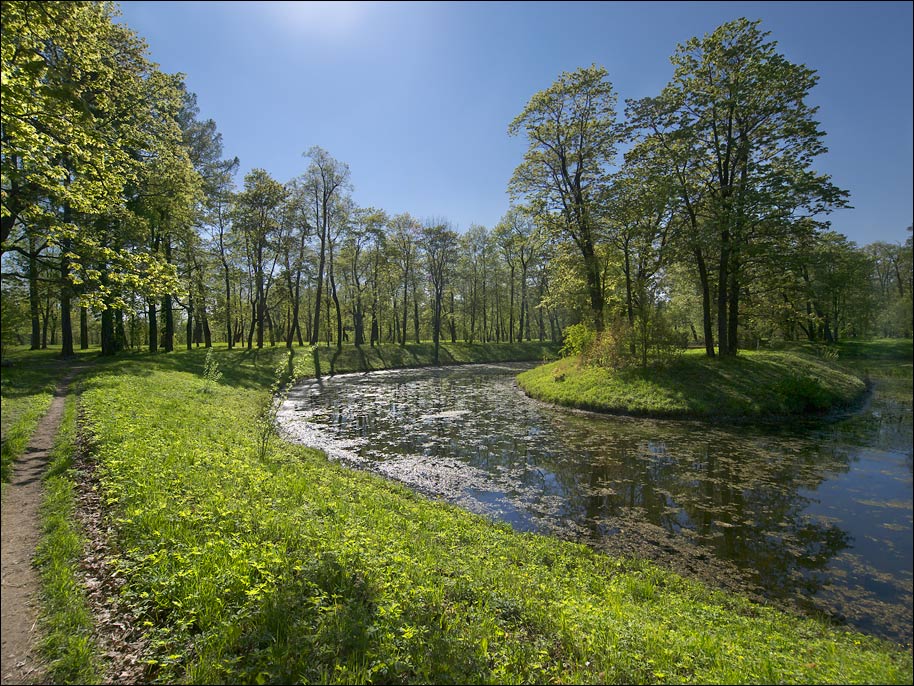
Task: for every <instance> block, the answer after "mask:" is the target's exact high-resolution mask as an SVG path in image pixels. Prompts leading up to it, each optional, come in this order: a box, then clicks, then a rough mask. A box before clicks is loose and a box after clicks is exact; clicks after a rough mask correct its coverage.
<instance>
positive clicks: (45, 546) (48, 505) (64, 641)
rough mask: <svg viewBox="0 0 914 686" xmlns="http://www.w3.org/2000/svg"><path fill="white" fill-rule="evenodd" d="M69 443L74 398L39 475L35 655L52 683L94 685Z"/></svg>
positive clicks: (96, 664)
mask: <svg viewBox="0 0 914 686" xmlns="http://www.w3.org/2000/svg"><path fill="white" fill-rule="evenodd" d="M75 441H76V399H75V396H74V395H70V396H68V397H67V399H66V404H65V406H64V414H63V419H62V421H61V425H60V430H59V432H58V436H57V439H56V441H55V445H54V448H53V450H52V453H51V461H50V465H49V467H48V471H47V472H46V474H45V477H44V487H45V499H44V503H43V504H42V513H41V528H42V538H41V541H40V543H39V546H38V549H37V551H36V556H35V561H36V564H37V566H38V570H39V574H40V576H41V616H40V619H39V623H40V630H41V634H42V639H41V642H40V647H41V654H42V656H43V657H44V659H45V661H46V663H47V665H48V667H47V670H48V674H47V676H48V678H49V679H50V681H51V683H55V684H93V683H99V682H100V666H99V663H100V660H99V658H98V657H97V655H96V648H95V645H94V642H93V638H92V636H93V621H92V614H91V612H90V610H89V608H88V605H87V603H86V597H85V591H84V590H83V587H82V586H81V582H80V576H79V574H78V568H79V562H80V560H81V558H82V555H83V544H84V536H83V534H82V532H81V530H80V528H79V525H78V524H77V521H76V519H75V509H76V504H75V487H74V483H73V482H74V479H75V478H77V475H76V474H75V473H74V472H73V469H72V467H73V454H74V452H75Z"/></svg>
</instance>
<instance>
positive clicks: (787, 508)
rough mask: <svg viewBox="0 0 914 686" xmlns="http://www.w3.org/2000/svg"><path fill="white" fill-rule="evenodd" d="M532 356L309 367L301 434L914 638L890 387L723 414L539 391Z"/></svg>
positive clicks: (342, 454) (578, 532) (906, 493)
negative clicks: (731, 416)
mask: <svg viewBox="0 0 914 686" xmlns="http://www.w3.org/2000/svg"><path fill="white" fill-rule="evenodd" d="M532 366H533V365H532V364H527V363H521V364H488V365H468V366H462V367H446V368H425V369H412V370H389V371H383V372H372V373H369V374H346V375H339V376H334V377H330V378H324V379H322V380H310V381H307V382H305V383H302V384H300V385H298V386H296V387H295V388H294V389H292V390H291V392H290V393H289V395H288V398H287V399H286V401H285V402H284V404H283V406H282V408H281V409H280V413H279V418H278V420H279V423H280V426H281V427H282V428H283V430H284V431H285V433H286V434H287V435H288V436H289V437H290V438H291V439H292V440H295V441H298V442H301V443H304V444H306V445H309V446H313V447H318V448H321V449H323V450H325V451H326V452H327V454H328V455H329V456H330V457H331V458H332V459H337V460H340V461H343V462H345V463H347V464H350V465H352V466H357V467H360V468H363V469H369V470H371V471H374V472H377V473H381V474H384V475H386V476H388V477H391V478H393V479H397V480H399V481H402V482H404V483H406V484H408V485H410V486H412V487H413V488H416V489H418V490H420V491H422V492H424V493H426V494H428V495H431V496H433V497H440V498H444V499H446V500H448V501H450V502H453V503H456V504H459V505H461V506H463V507H465V508H467V509H470V510H472V511H474V512H478V513H481V514H484V515H488V516H490V517H493V518H497V519H500V520H503V521H506V522H509V523H510V524H511V525H512V526H513V527H514V528H515V529H518V530H521V531H537V532H542V533H551V534H555V535H557V536H560V537H563V538H567V539H571V540H575V541H579V542H585V543H587V544H589V545H592V546H595V547H597V548H599V549H602V550H606V551H607V552H610V553H614V554H629V555H636V556H639V557H644V558H650V559H653V560H656V561H657V562H658V563H660V564H663V565H665V566H667V567H669V568H671V569H674V570H676V571H679V572H681V573H684V574H687V575H689V576H692V577H698V578H702V579H704V580H706V581H709V582H711V583H715V584H717V585H719V586H722V587H723V588H726V589H730V590H738V591H740V592H743V593H747V594H749V595H752V596H754V597H756V598H758V599H760V600H762V601H763V602H768V603H776V604H778V605H780V606H782V607H786V608H793V609H796V610H800V611H805V612H813V613H823V614H825V615H827V616H830V617H832V618H834V619H836V620H838V621H846V622H847V623H849V624H850V625H852V626H854V627H856V628H858V629H860V630H863V631H866V632H869V633H873V634H877V635H880V636H883V637H886V638H890V639H892V640H895V641H899V642H904V643H910V642H911V633H912V629H911V625H912V535H911V534H912V415H911V405H910V403H905V402H897V401H892V400H889V399H888V398H883V397H881V396H880V394H879V391H878V387H877V390H876V392H875V394H874V395H873V397H872V398H871V399H870V400H869V401H868V402H867V404H866V405H865V406H864V407H863V408H862V409H859V410H858V411H857V412H855V413H853V414H852V415H851V416H848V417H846V418H843V419H841V420H837V421H830V422H823V421H816V422H805V423H800V424H796V423H794V424H791V425H790V426H787V427H771V426H768V427H747V426H739V427H735V428H731V427H719V426H713V425H708V424H706V423H702V422H695V421H669V420H664V421H658V420H645V419H633V418H625V417H610V416H602V415H594V414H589V413H579V412H572V411H568V410H564V409H559V408H554V407H550V406H547V405H544V404H542V403H539V402H537V401H535V400H531V399H529V398H527V397H526V396H525V395H524V394H523V392H522V391H520V389H519V388H518V387H517V384H516V383H515V381H514V377H515V375H516V374H517V373H518V372H520V371H522V370H524V369H528V368H530V367H532Z"/></svg>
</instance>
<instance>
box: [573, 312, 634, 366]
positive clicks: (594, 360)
mask: <svg viewBox="0 0 914 686" xmlns="http://www.w3.org/2000/svg"><path fill="white" fill-rule="evenodd" d="M631 342H632V328H631V326H629V324H628V322H627V321H626V320H624V319H618V320H616V321H614V322H613V323H612V324H611V325H610V326H609V327H607V328H606V329H604V330H603V331H602V332H600V335H599V336H596V337H595V339H594V341H593V343H592V344H591V346H590V348H589V349H588V351H587V352H586V353H585V354H584V361H585V363H586V364H590V365H594V366H597V367H605V368H607V369H624V368H625V367H629V366H631V365H632V364H633V363H634V361H635V360H634V356H633V355H632V345H631Z"/></svg>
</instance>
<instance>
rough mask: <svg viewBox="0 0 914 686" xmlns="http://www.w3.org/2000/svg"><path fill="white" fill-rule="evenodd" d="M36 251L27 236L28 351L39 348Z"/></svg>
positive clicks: (32, 242) (33, 241)
mask: <svg viewBox="0 0 914 686" xmlns="http://www.w3.org/2000/svg"><path fill="white" fill-rule="evenodd" d="M37 253H38V251H37V250H36V249H35V237H34V236H32V235H31V234H29V315H30V316H31V319H32V337H31V347H30V350H38V349H39V348H40V347H41V332H40V331H39V326H40V324H39V321H38V319H39V308H40V304H39V295H38V254H37Z"/></svg>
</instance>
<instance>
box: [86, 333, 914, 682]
mask: <svg viewBox="0 0 914 686" xmlns="http://www.w3.org/2000/svg"><path fill="white" fill-rule="evenodd" d="M331 352H332V351H331ZM318 354H319V355H322V354H323V351H321V352H319V353H318ZM346 354H348V355H350V357H347V358H344V356H343V355H340V356H339V357H337V359H336V361H335V362H334V369H335V371H344V370H353V367H356V368H360V367H359V365H362V364H367V363H371V364H374V362H372V358H371V357H368V354H367V352H366V356H365V357H363V356H362V355H360V354H358V353H357V352H356V353H353V352H351V351H349V352H348V353H347V350H346V349H345V348H344V355H346ZM371 354H375V353H371ZM376 354H377V355H378V359H379V361H380V360H381V359H383V360H384V361H390V360H393V359H400V360H403V359H409V358H408V357H402V358H394V355H395V352H394V351H393V350H390V349H387V348H385V349H382V350H381V351H377V353H376ZM403 354H404V355H409V356H412V355H413V354H414V355H415V359H421V355H420V354H419V352H415V353H412V352H409V351H407V352H405V353H403ZM451 354H452V355H455V359H456V357H459V356H461V355H465V356H466V357H473V356H474V355H475V354H474V353H473V352H472V350H471V349H467V350H466V351H464V352H463V353H460V352H456V351H454V352H452V353H451ZM353 355H354V357H353ZM481 355H482V353H480V356H481ZM284 358H287V353H285V352H284V351H281V350H277V351H267V350H264V351H260V352H251V353H248V352H238V351H231V352H230V351H227V350H220V351H218V355H217V359H218V360H219V364H220V369H221V370H222V371H223V374H224V376H223V378H222V380H221V383H219V384H216V385H215V386H214V387H211V388H209V389H207V392H204V379H203V378H202V377H201V371H202V367H203V359H204V354H203V351H196V350H195V351H193V352H192V353H189V354H188V353H183V352H182V353H175V354H172V355H158V356H154V357H153V356H148V355H147V356H137V357H136V359H123V360H119V361H114V362H110V363H105V364H104V365H99V366H98V367H97V368H96V369H95V370H94V371H93V372H92V374H91V375H90V376H89V378H88V379H87V380H86V382H85V391H84V393H83V395H82V401H81V402H82V404H83V409H84V411H85V416H86V425H85V427H84V431H85V433H86V435H87V437H88V438H90V439H91V441H92V444H93V454H94V456H95V459H96V460H97V473H98V476H99V477H100V480H101V481H100V488H101V492H100V495H101V497H102V501H103V502H104V503H105V504H106V507H107V512H108V517H109V523H110V524H111V525H112V526H113V527H114V534H115V535H114V539H115V543H116V546H117V549H116V550H114V551H112V552H113V553H115V555H116V558H115V561H114V565H115V567H116V571H117V574H118V575H120V576H121V578H122V579H123V580H124V581H125V584H124V586H123V587H122V591H121V593H122V599H123V600H124V601H125V602H127V603H128V605H129V606H130V608H131V611H132V612H133V613H134V615H135V616H136V618H137V619H136V621H137V623H138V624H139V625H140V626H141V627H143V629H144V631H145V634H146V638H147V640H148V646H149V652H148V654H146V655H144V659H145V660H146V661H147V664H148V665H149V672H148V674H147V676H148V678H149V679H152V680H155V681H158V682H171V681H187V682H191V683H221V682H237V683H289V682H297V681H304V682H322V683H323V682H332V683H361V682H385V683H417V682H422V683H428V682H433V683H491V682H504V683H521V682H524V683H530V682H534V683H545V682H572V683H688V682H694V683H711V682H714V683H748V682H791V683H813V682H816V683H863V682H879V683H910V682H911V679H912V668H911V658H910V653H909V652H906V651H904V650H901V649H899V648H897V647H894V646H891V645H889V644H887V643H884V642H882V641H879V640H877V639H874V638H870V637H865V636H863V635H860V634H856V633H853V632H848V631H842V630H838V629H834V628H829V627H828V626H826V625H824V624H822V623H819V622H816V621H813V620H808V619H798V618H795V617H792V616H789V615H786V614H783V613H780V612H777V611H775V610H773V609H771V608H767V607H762V606H759V605H755V604H752V603H750V602H749V601H747V600H744V599H741V598H738V597H735V596H732V595H725V594H722V593H719V592H716V591H713V590H711V589H709V588H707V587H704V586H701V585H698V584H696V583H693V582H690V581H686V580H684V579H682V578H680V577H678V576H676V575H674V574H672V573H669V572H666V571H662V570H660V569H659V568H657V567H654V566H652V565H650V564H648V563H643V562H638V561H630V560H621V559H614V558H610V557H607V556H605V555H603V554H599V553H596V552H594V551H592V550H590V549H588V548H586V547H584V546H581V545H575V544H572V543H568V542H563V541H560V540H557V539H554V538H549V537H543V536H536V535H531V534H519V533H515V532H513V531H512V530H510V528H509V527H507V526H506V525H499V524H493V523H491V522H489V521H488V520H486V519H484V518H482V517H479V516H476V515H473V514H470V513H467V512H464V511H462V510H459V509H457V508H455V507H452V506H449V505H445V504H441V503H436V502H432V501H429V500H427V499H425V498H423V497H421V496H418V495H416V494H414V493H412V492H411V491H409V490H408V489H406V488H405V487H402V486H399V485H397V484H394V483H391V482H388V481H386V480H384V479H381V478H379V477H376V476H373V475H370V474H366V473H361V472H356V471H351V470H347V469H345V468H342V467H340V466H338V465H336V464H333V463H329V462H328V461H327V460H326V458H325V457H324V456H323V455H322V454H320V453H317V452H315V451H312V450H307V449H304V448H300V447H295V446H291V445H288V444H286V443H283V442H281V441H279V440H278V439H276V438H273V439H271V441H270V443H269V446H268V450H267V451H266V454H265V459H259V457H258V454H259V450H258V445H257V436H256V431H254V430H253V428H252V427H254V426H255V424H256V421H257V416H258V410H259V408H260V407H262V405H263V403H264V402H265V401H266V400H268V397H269V396H268V391H267V390H266V389H267V388H268V387H269V385H270V384H271V382H272V380H273V376H272V370H273V368H274V367H275V366H276V365H277V363H280V364H284ZM366 359H367V363H366ZM539 359H542V358H541V357H540V358H539ZM461 361H464V360H461ZM465 361H470V360H465ZM473 361H477V360H473ZM325 362H326V361H325V360H324V359H323V358H320V365H321V367H323V365H324V363H325ZM313 363H314V361H313V359H312V358H311V356H310V355H303V354H301V353H300V352H299V353H298V354H296V355H295V356H294V357H293V359H292V361H291V366H293V367H294V368H295V369H297V371H298V372H299V373H303V372H304V373H307V371H308V369H309V368H310V369H312V370H313V366H312V365H313Z"/></svg>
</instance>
